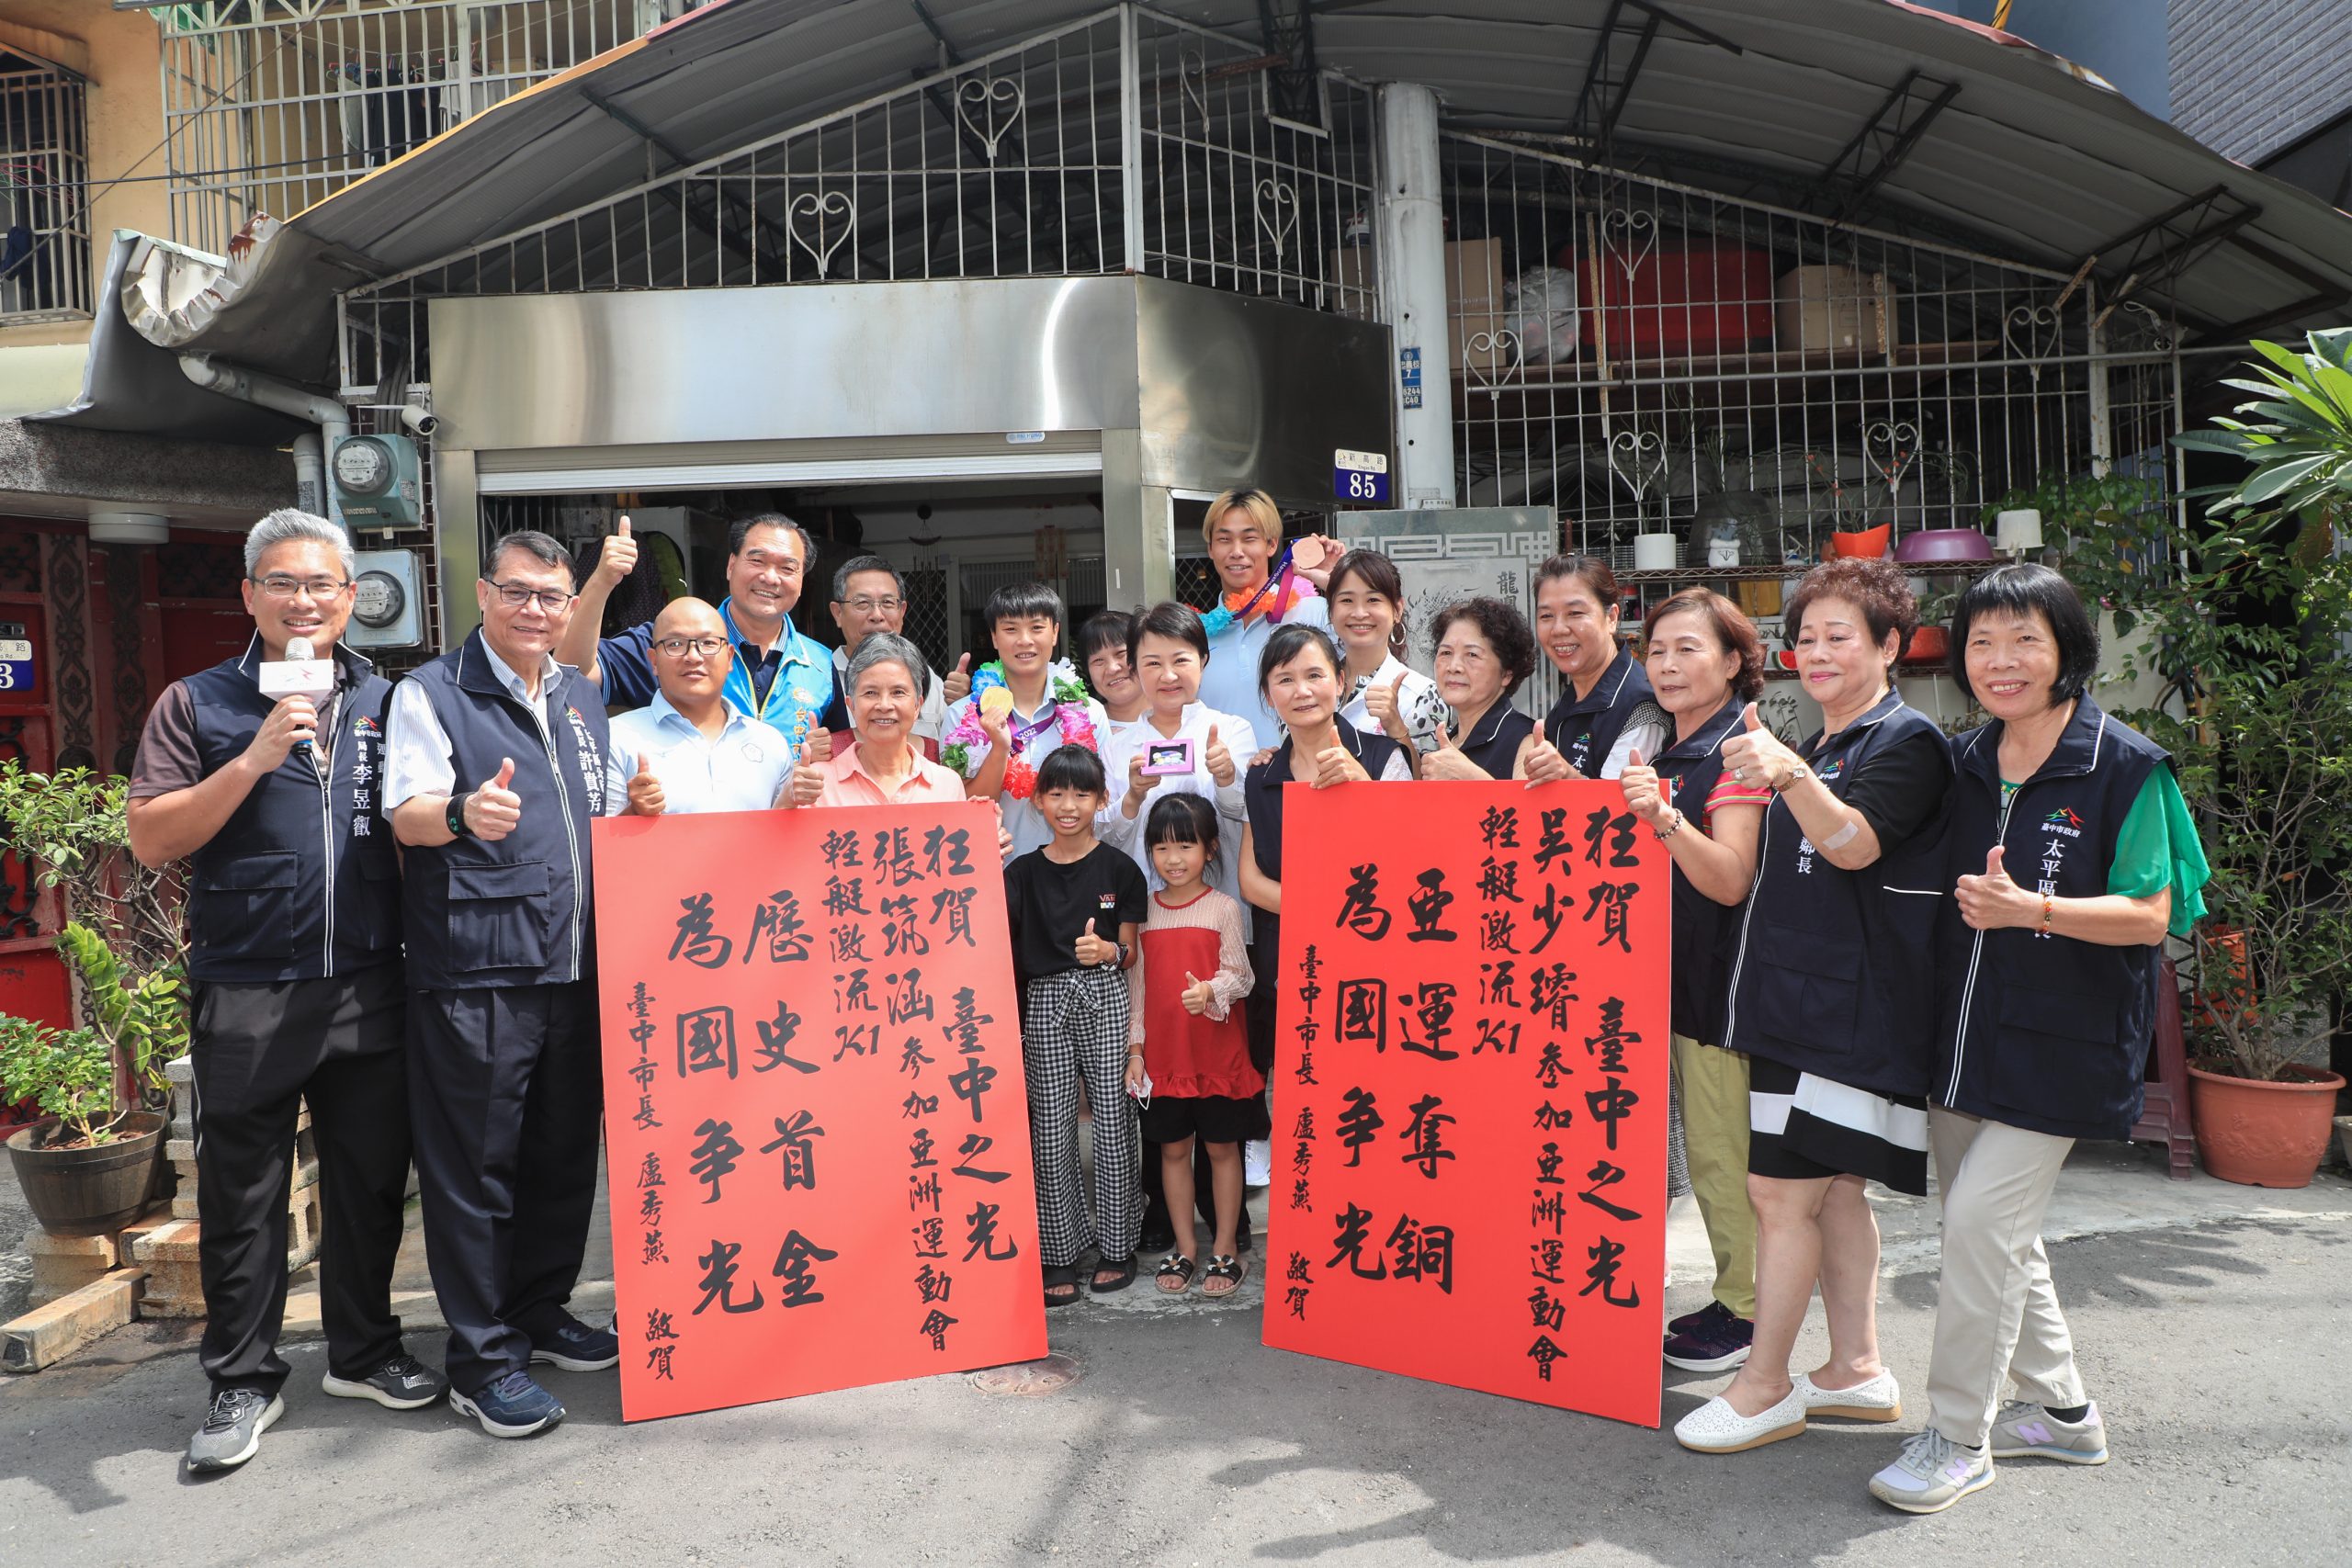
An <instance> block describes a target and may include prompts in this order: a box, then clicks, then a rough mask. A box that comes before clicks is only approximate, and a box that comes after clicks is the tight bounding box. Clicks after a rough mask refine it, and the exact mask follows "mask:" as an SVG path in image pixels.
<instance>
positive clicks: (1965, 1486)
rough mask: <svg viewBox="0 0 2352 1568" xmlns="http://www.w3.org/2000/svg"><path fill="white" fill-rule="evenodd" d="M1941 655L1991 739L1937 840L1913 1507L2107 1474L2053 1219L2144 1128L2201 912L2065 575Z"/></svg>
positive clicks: (1975, 627)
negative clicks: (2104, 708) (2078, 1150)
mask: <svg viewBox="0 0 2352 1568" xmlns="http://www.w3.org/2000/svg"><path fill="white" fill-rule="evenodd" d="M2097 669H2098V631H2097V629H2096V628H2095V626H2094V625H2093V623H2092V620H2091V617H2090V614H2089V612H2088V610H2087V609H2086V607H2085V606H2084V604H2083V602H2082V599H2081V598H2080V596H2079V595H2077V594H2076V593H2075V590H2074V589H2073V587H2072V586H2070V585H2069V584H2068V583H2067V581H2066V580H2065V579H2064V578H2063V577H2061V576H2059V575H2058V574H2057V573H2056V572H2054V571H2052V570H2050V569H2049V568H2048V567H2044V566H2027V565H2018V566H2005V567H2001V568H1999V569H1997V570H1994V571H1991V572H1988V573H1986V574H1985V576H1983V577H1980V578H1978V579H1977V580H1976V581H1975V582H1974V583H1973V584H1971V585H1970V587H1969V589H1968V591H1967V592H1964V593H1962V595H1961V599H1960V604H1959V607H1958V609H1957V611H1956V612H1955V614H1954V615H1953V616H1952V627H1951V672H1952V675H1953V678H1954V679H1956V680H1958V681H1959V682H1960V685H1961V689H1962V691H1964V692H1966V693H1968V694H1970V696H1972V697H1973V698H1974V699H1975V701H1976V703H1977V705H1979V706H1981V707H1982V708H1984V710H1985V712H1986V713H1988V714H1990V715H1991V716H1992V722H1990V723H1988V724H1986V725H1985V727H1984V728H1980V729H1973V730H1971V731H1969V732H1968V733H1967V734H1965V735H1963V736H1962V737H1961V738H1960V739H1958V740H1956V741H1955V742H1953V745H1952V750H1953V755H1954V758H1955V760H1956V761H1957V764H1958V775H1959V776H1958V778H1957V780H1956V782H1955V783H1954V784H1953V785H1952V794H1951V819H1950V823H1949V825H1948V828H1947V830H1946V832H1945V835H1944V855H1945V863H1944V881H1943V886H1947V887H1950V888H1951V890H1952V897H1951V898H1950V899H1946V900H1939V903H1940V904H1942V905H1943V906H1944V908H1942V910H1941V919H1940V923H1939V927H1938V930H1937V956H1938V967H1939V986H1938V991H1939V1009H1938V1012H1939V1020H1938V1027H1937V1031H1936V1045H1935V1051H1936V1056H1935V1065H1934V1071H1933V1072H1932V1073H1931V1075H1930V1076H1929V1078H1928V1085H1929V1087H1928V1098H1929V1100H1930V1102H1931V1103H1930V1105H1929V1107H1928V1143H1929V1144H1930V1145H1932V1147H1933V1148H1934V1151H1935V1156H1936V1185H1937V1188H1938V1190H1939V1191H1940V1192H1941V1193H1942V1195H1943V1210H1944V1213H1943V1275H1942V1280H1941V1283H1940V1284H1939V1287H1938V1290H1937V1292H1936V1341H1935V1353H1934V1357H1933V1359H1931V1360H1930V1361H1929V1362H1928V1425H1927V1427H1926V1429H1925V1430H1923V1431H1921V1432H1920V1433H1919V1434H1918V1435H1917V1437H1915V1438H1911V1439H1910V1440H1909V1441H1908V1442H1906V1443H1905V1444H1904V1447H1903V1452H1902V1454H1901V1455H1900V1456H1899V1457H1898V1458H1897V1459H1896V1460H1895V1461H1894V1463H1892V1464H1890V1465H1888V1466H1887V1467H1886V1468H1885V1469H1883V1470H1882V1471H1880V1472H1878V1473H1877V1474H1876V1475H1874V1476H1872V1477H1871V1495H1873V1496H1875V1497H1877V1498H1878V1499H1879V1500H1880V1501H1881V1502H1883V1503H1885V1504H1888V1505H1889V1506H1893V1507H1896V1508H1900V1509H1902V1510H1904V1511H1905V1513H1914V1514H1931V1513H1937V1512H1939V1511H1940V1510H1942V1509H1945V1508H1948V1507H1950V1506H1951V1505H1952V1504H1954V1503H1956V1502H1958V1501H1959V1500H1960V1499H1961V1498H1962V1497H1965V1496H1967V1495H1969V1494H1970V1493H1971V1492H1973V1491H1976V1490H1977V1489H1979V1488H1980V1487H1983V1486H1986V1485H1989V1484H1990V1483H1991V1482H1992V1480H1993V1461H1995V1460H1996V1459H2003V1460H2006V1459H2049V1460H2056V1461H2060V1462H2061V1463H2064V1464H2103V1463H2105V1462H2106V1460H2107V1428H2106V1426H2105V1425H2104V1424H2103V1423H2102V1422H2101V1421H2100V1419H2099V1413H2098V1405H2096V1404H2092V1403H2091V1400H2090V1397H2089V1395H2088V1394H2087V1393H2085V1392H2084V1388H2083V1376H2082V1372H2081V1371H2080V1370H2079V1369H2078V1368H2077V1367H2076V1366H2075V1348H2074V1340H2073V1338H2072V1337H2071V1336H2070V1335H2069V1333H2068V1332H2067V1328H2066V1318H2065V1314H2063V1313H2061V1312H2060V1311H2059V1310H2058V1295H2057V1292H2056V1291H2055V1290H2054V1289H2053V1288H2052V1284H2051V1280H2050V1255H2049V1253H2048V1252H2047V1251H2046V1250H2044V1249H2043V1247H2042V1245H2041V1217H2042V1214H2043V1213H2044V1212H2045V1211H2046V1210H2047V1209H2048V1207H2049V1203H2050V1195H2051V1193H2052V1190H2054V1189H2055V1188H2056V1186H2057V1182H2058V1170H2059V1168H2060V1167H2061V1166H2063V1165H2064V1163H2065V1160H2066V1154H2067V1151H2068V1150H2070V1149H2072V1148H2073V1147H2074V1146H2075V1139H2077V1138H2113V1139H2122V1138H2125V1137H2128V1136H2130V1134H2131V1124H2132V1123H2133V1122H2136V1121H2138V1120H2139V1116H2140V1107H2141V1101H2142V1098H2143V1092H2144V1091H2143V1083H2142V1077H2143V1073H2144V1071H2145V1069H2146V1066H2147V1056H2148V1041H2149V1038H2150V1036H2151V1035H2152V1034H2153V1033H2154V1024H2155V1009H2156V988H2157V986H2158V984H2159V979H2158V976H2159V973H2160V964H2161V960H2162V958H2163V950H2162V947H2161V946H2160V944H2161V943H2162V942H2163V941H2164V939H2165V933H2166V932H2167V931H2169V932H2171V933H2172V934H2174V935H2176V936H2185V935H2187V934H2188V930H2189V928H2190V926H2191V925H2192V924H2194V923H2195V921H2196V919H2197V918H2198V917H2199V915H2201V914H2203V913H2204V910H2205V907H2204V900H2203V898H2202V897H2201V896H2200V894H2199V889H2200V888H2202V887H2203V886H2204V884H2205V880H2206V863H2205V852H2204V850H2203V848H2202V846H2200V845H2199V842H2198V837H2197V825H2196V822H2195V821H2194V820H2193V819H2192V818H2190V816H2189V813H2188V803H2187V802H2186V801H2184V800H2183V799H2182V798H2181V794H2180V785H2179V784H2177V782H2176V781H2175V780H2174V778H2173V773H2172V765H2171V761H2170V759H2169V758H2167V757H2166V756H2165V752H2164V750H2163V749H2162V748H2160V747H2158V746H2157V745H2155V744H2154V742H2153V741H2150V740H2149V739H2146V738H2145V737H2144V736H2142V735H2141V734H2139V733H2138V732H2137V731H2135V730H2133V729H2131V728H2129V727H2128V726H2126V725H2123V724H2120V723H2118V722H2117V721H2116V720H2115V719H2114V718H2113V717H2112V716H2109V715H2108V714H2106V713H2103V712H2101V711H2100V709H2099V705H2098V704H2097V703H2095V702H2093V701H2092V700H2091V697H2090V681H2091V675H2092V673H2093V671H2096V670H2097ZM2012 1381H2014V1382H2015V1383H2016V1384H2017V1392H2018V1398H2016V1399H2013V1400H2005V1399H2003V1398H2002V1397H2001V1396H2002V1395H2003V1394H2004V1393H2006V1392H2007V1385H2008V1384H2009V1383H2010V1382H2012Z"/></svg>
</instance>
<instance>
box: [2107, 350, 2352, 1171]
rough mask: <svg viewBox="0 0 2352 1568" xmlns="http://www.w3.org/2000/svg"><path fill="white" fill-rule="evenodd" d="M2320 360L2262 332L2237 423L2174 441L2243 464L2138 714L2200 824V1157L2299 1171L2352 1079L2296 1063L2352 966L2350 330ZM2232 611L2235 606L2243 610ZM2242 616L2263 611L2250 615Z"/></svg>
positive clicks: (2154, 615) (2213, 518) (2318, 1151)
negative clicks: (2344, 543)
mask: <svg viewBox="0 0 2352 1568" xmlns="http://www.w3.org/2000/svg"><path fill="white" fill-rule="evenodd" d="M2310 343H2311V347H2310V352H2309V353H2308V354H2298V353H2295V352H2292V351H2290V350H2288V349H2283V348H2280V347H2279V346H2278V345H2277V344H2256V345H2255V346H2256V349H2258V350H2259V351H2260V352H2261V353H2262V355H2263V356H2264V358H2265V359H2266V360H2267V361H2268V363H2267V365H2261V366H2256V367H2255V368H2256V373H2257V374H2258V375H2259V376H2260V377H2261V379H2260V380H2259V381H2233V382H2231V383H2229V384H2230V385H2232V386H2233V387H2237V388H2240V389H2245V390H2247V391H2250V392H2252V393H2254V394H2255V400H2253V401H2251V402H2248V403H2245V404H2242V405H2240V407H2239V409H2238V411H2237V412H2238V413H2239V414H2240V415H2242V416H2245V417H2243V418H2241V419H2227V418H2224V419H2220V420H2217V421H2215V423H2216V425H2217V426H2218V428H2216V429H2214V430H2210V431H2194V432H2189V433H2186V434H2181V435H2179V436H2177V437H2175V439H2176V441H2177V442H2178V444H2179V445H2181V446H2185V447H2188V448H2191V449H2196V450H2202V451H2211V452H2221V453H2225V454H2228V455H2230V456H2233V457H2240V458H2243V459H2245V461H2246V463H2247V464H2248V465H2249V466H2250V467H2249V471H2248V472H2247V473H2246V474H2245V475H2244V476H2243V477H2242V478H2240V479H2239V480H2238V481H2237V482H2236V483H2235V484H2234V485H2232V486H2229V487H2226V488H2225V489H2223V490H2222V491H2221V492H2220V493H2219V494H2218V495H2217V496H2215V497H2214V498H2213V499H2212V500H2211V502H2210V503H2209V505H2208V508H2207V517H2208V525H2207V529H2206V531H2205V532H2204V533H2203V534H2202V535H2201V536H2189V537H2181V538H2177V539H2175V540H2173V541H2171V542H2172V543H2173V544H2174V545H2175V546H2176V547H2177V548H2176V554H2177V558H2178V560H2179V563H2180V564H2179V570H2178V571H2177V575H2176V578H2175V580H2174V581H2173V582H2171V583H2170V584H2167V585H2166V589H2165V592H2161V593H2151V594H2149V595H2147V596H2146V597H2145V598H2144V599H2143V603H2142V604H2141V606H2140V607H2141V609H2142V611H2143V613H2144V614H2145V615H2147V617H2148V619H2149V620H2150V622H2151V623H2152V625H2153V629H2154V631H2155V632H2156V634H2157V640H2158V642H2159V644H2160V645H2161V647H2162V649H2163V653H2162V659H2163V662H2164V663H2165V666H2166V668H2167V670H2168V671H2170V672H2171V675H2172V687H2171V689H2172V690H2173V691H2176V692H2177V693H2178V694H2180V695H2181V696H2182V698H2183V699H2185V700H2184V702H2183V703H2182V704H2180V705H2177V708H2178V711H2168V710H2157V711H2143V712H2141V713H2136V714H2133V715H2131V716H2130V717H2131V719H2132V721H2133V722H2134V723H2137V724H2141V725H2143V726H2144V728H2146V729H2147V731H2148V733H2149V734H2151V735H2152V737H2153V738H2154V739H2156V740H2157V741H2158V742H2159V743H2160V744H2162V745H2164V746H2165V747H2166V748H2167V749H2168V750H2171V752H2172V753H2173V758H2174V765H2175V767H2176V768H2177V770H2178V772H2179V774H2180V779H2181V785H2182V789H2183V792H2184V793H2185V794H2186V795H2188V800H2189V802H2190V804H2191V806H2192V807H2194V808H2195V810H2196V811H2197V814H2198V818H2199V824H2200V826H2201V828H2202V829H2203V833H2204V836H2205V849H2206V853H2207V856H2208V858H2209V859H2210V861H2211V865H2212V881H2211V885H2210V886H2208V888H2207V891H2206V900H2207V904H2208V907H2209V909H2210V911H2211V915H2212V917H2213V919H2214V922H2215V923H2216V925H2217V927H2219V928H2226V936H2224V935H2223V933H2222V931H2220V930H2214V931H2210V932H2200V933H2199V940H2198V941H2197V942H2196V945H2195V952H2194V954H2193V956H2192V959H2191V965H2192V976H2193V981H2192V983H2193V987H2194V989H2195V990H2196V991H2198V992H2199V993H2201V994H2204V995H2207V996H2212V997H2221V998H2231V1005H2226V1006H2209V1007H2204V1008H2200V1009H2197V1010H2193V1011H2192V1014H2191V1024H2190V1031H2191V1041H2192V1052H2193V1055H2194V1057H2195V1060H2194V1061H2193V1063H2192V1066H2191V1067H2190V1083H2191V1088H2190V1096H2191V1100H2192V1102H2193V1106H2194V1111H2195V1118H2196V1123H2197V1142H2198V1146H2199V1153H2200V1155H2201V1156H2202V1157H2203V1158H2204V1161H2205V1166H2206V1168H2207V1169H2208V1170H2209V1171H2211V1172H2212V1173H2213V1174H2214V1175H2216V1176H2221V1177H2223V1178H2225V1179H2230V1180H2233V1181H2244V1182H2249V1183H2253V1184H2256V1185H2260V1186H2266V1187H2300V1186H2302V1185H2304V1184H2306V1183H2307V1182H2309V1181H2310V1179H2311V1178H2312V1172H2313V1171H2314V1170H2315V1169H2316V1168H2318V1164H2319V1161H2320V1159H2321V1157H2322V1156H2323V1155H2324V1153H2325V1152H2326V1147H2327V1140H2328V1135H2329V1132H2330V1128H2331V1119H2332V1116H2333V1113H2334V1111H2335V1095H2336V1091H2337V1090H2339V1089H2342V1088H2343V1087H2344V1079H2343V1078H2342V1077H2339V1076H2337V1075H2336V1074H2334V1073H2331V1072H2327V1071H2324V1069H2320V1068H2315V1067H2312V1066H2305V1065H2303V1064H2302V1061H2301V1058H2302V1057H2303V1056H2304V1055H2307V1054H2309V1052H2310V1050H2311V1048H2312V1044H2313V1043H2314V1042H2315V1041H2319V1040H2324V1039H2325V1038H2326V1037H2327V1035H2328V1034H2329V1033H2330V1032H2332V1031H2333V1030H2334V1028H2335V1025H2336V1023H2337V1022H2338V1012H2339V1010H2340V1009H2341V1007H2342V1000H2341V995H2342V985H2343V979H2342V977H2343V976H2344V974H2345V973H2346V969H2347V966H2352V813H2347V812H2346V810H2345V809H2344V807H2345V803H2346V801H2347V800H2352V659H2347V657H2346V649H2352V640H2347V639H2352V557H2347V556H2346V554H2345V553H2344V552H2343V551H2341V550H2340V549H2338V548H2337V542H2338V537H2339V530H2340V528H2341V525H2342V524H2343V522H2344V519H2345V506H2346V498H2347V497H2352V331H2344V332H2335V333H2312V334H2311V339H2310ZM2233 609H2234V610H2236V611H2237V612H2239V613H2235V614H2233V613H2229V612H2230V611H2231V610H2233ZM2248 610H2252V611H2253V612H2255V613H2252V614H2247V613H2245V612H2246V611H2248Z"/></svg>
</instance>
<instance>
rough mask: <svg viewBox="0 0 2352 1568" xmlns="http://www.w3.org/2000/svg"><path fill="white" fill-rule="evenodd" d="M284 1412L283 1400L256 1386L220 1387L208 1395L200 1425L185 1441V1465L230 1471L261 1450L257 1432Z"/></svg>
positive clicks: (200, 1469)
mask: <svg viewBox="0 0 2352 1568" xmlns="http://www.w3.org/2000/svg"><path fill="white" fill-rule="evenodd" d="M285 1414H286V1402H285V1401H284V1400H282V1399H280V1398H278V1397H277V1395H275V1394H266V1393H262V1392H261V1391H260V1390H258V1389H251V1388H224V1389H222V1390H220V1393H216V1394H214V1395H213V1396H212V1406H211V1408H210V1409H209V1410H208V1411H206V1412H205V1416H204V1425H203V1426H201V1427H198V1428H197V1429H196V1436H195V1437H193V1438H189V1439H188V1440H187V1467H188V1469H189V1470H190V1471H192V1472H196V1473H198V1474H200V1475H201V1474H209V1473H210V1472H214V1471H220V1470H234V1469H236V1468H237V1467H238V1466H239V1465H241V1464H243V1463H244V1462H245V1461H247V1460H249V1459H251V1458H253V1457H254V1455H255V1454H256V1453H259V1452H260V1451H261V1435H262V1434H263V1433H264V1432H266V1431H268V1430H269V1428H270V1427H272V1426H274V1425H275V1424H276V1423H277V1418H278V1417H279V1416H283V1415H285Z"/></svg>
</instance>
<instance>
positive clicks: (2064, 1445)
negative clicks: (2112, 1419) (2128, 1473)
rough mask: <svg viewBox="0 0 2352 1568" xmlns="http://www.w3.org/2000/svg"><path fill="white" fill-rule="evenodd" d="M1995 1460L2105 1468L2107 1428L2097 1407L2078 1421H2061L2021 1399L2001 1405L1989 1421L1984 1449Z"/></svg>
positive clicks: (2041, 1407)
mask: <svg viewBox="0 0 2352 1568" xmlns="http://www.w3.org/2000/svg"><path fill="white" fill-rule="evenodd" d="M1985 1446H1986V1447H1987V1448H1989V1449H1990V1450H1992V1452H1993V1457H1994V1458H1995V1459H2054V1460H2056V1461H2058V1462H2059V1463H2061V1464H2105V1463H2106V1462H2107V1427H2106V1424H2105V1423H2103V1422H2102V1421H2100V1420H2099V1418H2098V1405H2096V1404H2094V1405H2092V1406H2091V1407H2090V1408H2089V1409H2088V1410H2086V1411H2084V1412H2083V1418H2082V1419H2081V1420H2079V1421H2061V1420H2059V1419H2058V1417H2056V1416H2052V1414H2050V1411H2049V1409H2048V1408H2047V1407H2046V1406H2043V1405H2040V1404H2027V1403H2026V1402H2025V1401H2024V1400H2022V1399H2005V1400H2003V1401H2001V1409H2000V1413H1999V1414H1998V1415H1996V1416H1994V1417H1993V1436H1992V1438H1991V1440H1990V1441H1989V1442H1987V1443H1986V1445H1985Z"/></svg>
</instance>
